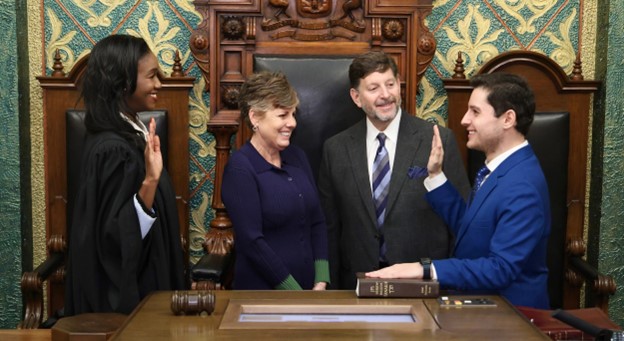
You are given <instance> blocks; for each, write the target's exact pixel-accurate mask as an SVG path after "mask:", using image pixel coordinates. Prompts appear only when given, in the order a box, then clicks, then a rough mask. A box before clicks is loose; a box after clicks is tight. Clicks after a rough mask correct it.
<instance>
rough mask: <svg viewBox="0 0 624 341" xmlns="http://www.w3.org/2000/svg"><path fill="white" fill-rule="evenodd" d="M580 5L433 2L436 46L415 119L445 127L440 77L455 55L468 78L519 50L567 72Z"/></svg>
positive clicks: (565, 0) (526, 0) (555, 0)
mask: <svg viewBox="0 0 624 341" xmlns="http://www.w3.org/2000/svg"><path fill="white" fill-rule="evenodd" d="M580 5H581V4H580V2H579V0H576V1H574V0H573V1H569V0H550V1H548V0H545V1H530V0H518V1H507V0H489V1H488V0H464V1H454V0H437V1H434V8H433V11H432V12H431V14H430V15H429V16H428V17H427V24H428V27H429V29H430V30H431V31H432V32H433V34H434V35H435V37H436V40H437V43H438V45H437V49H436V53H435V58H434V60H433V61H432V64H431V68H430V69H429V70H427V72H426V73H425V77H424V79H423V81H422V82H421V84H420V87H421V89H420V90H421V91H420V93H421V96H420V97H419V98H418V115H419V116H421V117H423V118H425V119H427V120H431V121H435V122H438V123H440V124H444V120H445V119H446V111H447V110H446V109H447V106H446V93H445V91H444V86H443V85H442V81H441V78H450V77H451V75H452V74H453V68H454V67H455V61H456V59H457V57H458V53H459V52H461V53H462V59H463V60H464V66H465V69H466V75H467V76H470V75H471V74H473V73H474V72H475V71H476V70H478V69H479V68H480V67H481V65H483V64H484V63H485V62H487V61H488V60H490V59H491V58H492V57H494V56H496V55H497V54H499V53H501V52H505V51H509V50H518V49H522V50H532V51H537V52H541V53H544V54H546V55H548V56H550V57H551V58H552V59H554V60H555V61H557V62H558V63H559V65H561V67H562V68H563V69H564V70H565V71H566V72H568V73H570V72H571V71H572V66H573V63H574V59H575V57H576V54H577V51H578V49H579V27H580V16H579V13H580V8H581V7H580Z"/></svg>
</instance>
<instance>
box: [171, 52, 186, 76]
mask: <svg viewBox="0 0 624 341" xmlns="http://www.w3.org/2000/svg"><path fill="white" fill-rule="evenodd" d="M181 60H182V59H180V50H176V53H175V57H174V58H173V72H171V77H184V72H182V63H180V61H181Z"/></svg>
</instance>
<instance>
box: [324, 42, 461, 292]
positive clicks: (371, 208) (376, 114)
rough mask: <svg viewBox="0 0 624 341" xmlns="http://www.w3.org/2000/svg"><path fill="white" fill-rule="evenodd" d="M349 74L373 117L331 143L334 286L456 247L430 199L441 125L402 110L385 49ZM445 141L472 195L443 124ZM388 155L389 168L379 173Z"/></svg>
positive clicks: (328, 203) (327, 171)
mask: <svg viewBox="0 0 624 341" xmlns="http://www.w3.org/2000/svg"><path fill="white" fill-rule="evenodd" d="M349 79H350V82H351V90H350V95H351V98H352V99H353V102H355V104H356V105H357V106H358V107H360V108H362V110H363V111H364V113H365V114H366V117H365V119H362V120H361V121H360V122H358V123H356V124H355V125H354V126H352V127H350V128H348V129H347V130H345V131H343V132H341V133H339V134H337V135H336V136H334V137H332V138H330V139H328V140H327V141H326V143H325V145H324V148H323V158H322V161H321V169H320V173H319V180H318V185H319V191H320V195H321V204H322V205H323V208H324V211H325V215H326V219H327V227H328V235H329V238H328V242H329V262H330V274H331V286H332V288H334V289H353V288H355V284H356V273H357V272H367V271H372V270H375V269H379V268H381V267H384V266H387V265H389V264H395V263H402V262H414V261H418V260H420V259H421V258H422V257H431V258H434V259H441V258H447V257H449V255H450V250H451V247H452V245H453V244H452V239H453V238H452V235H451V234H450V232H449V230H448V228H447V227H446V226H445V225H444V223H443V221H442V220H441V219H440V218H439V217H438V216H437V215H436V214H435V213H434V212H433V211H432V209H431V207H430V206H429V205H428V204H427V202H426V201H425V193H426V191H425V189H424V187H423V179H424V177H425V176H426V175H427V171H426V167H427V161H428V158H429V152H430V149H431V141H432V138H433V133H432V131H433V124H431V123H429V122H427V121H424V120H422V119H420V118H416V117H414V116H411V115H409V114H407V113H405V112H403V111H402V110H401V86H400V81H399V75H398V71H397V66H396V64H395V62H394V60H393V59H392V58H391V57H390V56H388V55H386V54H385V53H383V52H369V53H366V54H363V55H361V56H359V57H357V58H355V59H354V60H353V62H352V63H351V66H350V67H349ZM379 133H383V134H384V137H383V138H382V139H383V141H382V140H381V139H380V138H378V135H379ZM441 140H442V141H443V142H442V143H443V144H444V147H445V150H447V151H448V152H447V153H446V155H445V157H444V162H445V171H446V172H447V174H448V176H449V178H450V180H451V182H453V184H454V185H455V186H457V188H459V190H460V192H462V193H465V194H467V193H468V191H469V185H468V181H467V178H466V173H465V170H464V166H463V164H462V162H461V159H460V156H459V152H458V149H457V144H456V142H455V138H454V136H453V134H452V133H451V131H450V130H447V129H441ZM382 149H383V152H382ZM378 154H379V155H383V156H381V157H378ZM376 158H377V159H378V161H375V159H376ZM380 160H385V163H384V164H385V167H379V169H382V170H380V171H377V170H378V166H379V164H380V163H382V161H380ZM377 175H381V176H379V178H383V179H381V180H378V179H377ZM377 183H379V184H381V185H377Z"/></svg>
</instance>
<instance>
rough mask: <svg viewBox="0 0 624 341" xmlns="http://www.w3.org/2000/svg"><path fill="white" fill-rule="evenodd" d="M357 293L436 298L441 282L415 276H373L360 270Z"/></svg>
mask: <svg viewBox="0 0 624 341" xmlns="http://www.w3.org/2000/svg"><path fill="white" fill-rule="evenodd" d="M355 294H356V295H357V296H358V297H378V298H379V297H402V298H424V297H427V298H430V297H432V298H435V297H438V296H440V283H439V282H438V281H436V280H424V279H413V278H391V279H388V278H384V279H382V278H371V277H366V275H365V274H364V273H362V272H360V273H358V274H357V286H356V287H355Z"/></svg>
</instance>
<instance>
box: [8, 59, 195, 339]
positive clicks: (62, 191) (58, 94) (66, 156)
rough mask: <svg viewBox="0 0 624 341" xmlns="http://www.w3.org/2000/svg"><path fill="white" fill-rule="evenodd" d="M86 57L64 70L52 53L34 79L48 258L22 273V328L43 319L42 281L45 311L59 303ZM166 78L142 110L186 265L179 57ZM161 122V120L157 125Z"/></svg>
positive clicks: (185, 155) (184, 92)
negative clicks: (154, 137) (152, 108)
mask: <svg viewBox="0 0 624 341" xmlns="http://www.w3.org/2000/svg"><path fill="white" fill-rule="evenodd" d="M87 60H88V56H86V57H84V58H83V59H81V60H79V61H78V62H77V63H76V65H75V66H74V67H73V68H72V70H71V71H70V72H69V73H68V74H65V73H64V72H63V65H62V64H61V62H60V56H59V55H58V52H57V56H56V57H55V61H56V63H55V64H54V72H53V73H52V75H51V76H43V77H38V80H39V82H40V84H41V87H42V88H43V110H44V113H43V119H44V152H45V164H44V165H45V174H44V178H45V186H46V197H45V200H46V245H47V251H48V252H47V253H48V255H47V258H46V259H45V261H44V262H43V263H42V264H40V265H39V266H37V267H36V268H35V269H34V270H33V271H32V272H25V273H24V274H23V276H22V282H21V287H22V297H23V300H24V306H25V308H24V320H23V321H22V322H21V323H20V327H21V328H38V327H39V326H40V324H41V323H42V320H43V317H44V303H43V302H44V293H43V284H44V282H46V283H47V315H48V316H49V317H50V316H53V315H54V314H55V313H56V312H58V311H60V310H61V308H62V307H63V303H64V290H65V288H64V287H65V285H64V271H65V267H64V263H65V253H66V248H67V229H68V221H69V217H71V215H70V214H69V212H70V210H71V207H72V200H73V196H74V194H75V193H74V192H75V188H74V186H75V184H73V183H72V181H71V180H72V179H75V178H76V174H77V171H78V170H77V169H76V168H75V167H76V165H78V167H79V164H80V161H79V159H80V156H81V155H82V152H81V146H82V145H81V141H82V139H83V138H84V134H85V130H84V126H83V125H82V117H83V114H84V113H83V112H82V109H83V104H82V103H81V102H80V101H79V90H78V88H77V84H78V83H79V80H80V77H81V76H82V74H83V72H84V70H85V67H86V65H87ZM173 70H174V72H173V73H172V75H171V76H170V77H165V78H163V79H161V82H162V88H161V90H160V91H159V96H158V97H159V100H158V105H159V107H160V108H162V109H159V110H157V111H156V112H150V113H142V114H141V115H142V117H144V118H145V119H148V118H149V117H151V116H154V115H155V116H156V117H157V119H158V120H159V121H160V122H158V123H159V124H158V131H159V136H160V137H161V139H162V144H163V145H165V144H166V146H164V148H163V151H164V154H163V155H165V158H166V160H165V162H166V167H167V170H168V171H169V174H170V176H171V178H172V181H173V185H174V189H175V192H176V199H177V207H178V214H179V220H180V238H181V240H182V245H183V249H184V250H185V253H186V254H185V259H186V263H188V242H187V238H188V226H189V222H188V220H189V212H188V199H189V150H188V138H189V133H188V124H189V123H188V96H189V95H188V94H189V90H190V89H191V88H192V87H193V82H194V78H191V77H185V76H184V74H183V72H182V71H181V65H180V61H179V58H177V61H176V64H175V65H174V68H173ZM161 123H162V124H161ZM165 150H166V151H165Z"/></svg>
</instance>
